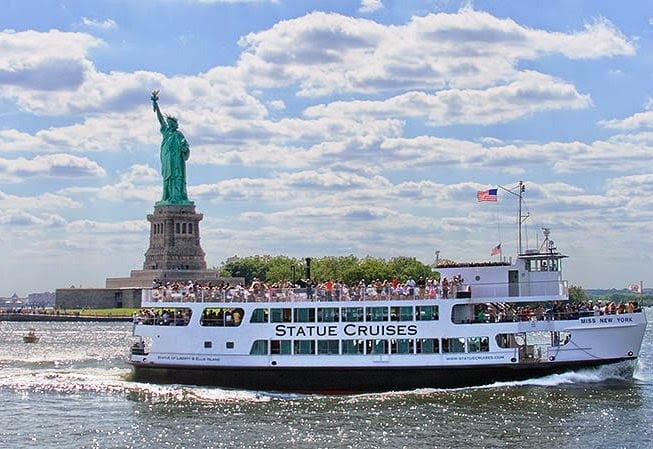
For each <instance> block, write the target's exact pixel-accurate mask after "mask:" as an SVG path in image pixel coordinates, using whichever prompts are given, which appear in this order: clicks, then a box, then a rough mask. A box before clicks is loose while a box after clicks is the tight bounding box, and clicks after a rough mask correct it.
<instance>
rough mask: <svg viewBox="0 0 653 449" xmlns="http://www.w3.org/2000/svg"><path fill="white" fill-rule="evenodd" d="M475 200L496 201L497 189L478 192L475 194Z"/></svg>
mask: <svg viewBox="0 0 653 449" xmlns="http://www.w3.org/2000/svg"><path fill="white" fill-rule="evenodd" d="M476 199H477V200H478V201H479V203H480V202H481V201H496V200H497V189H489V190H479V191H478V192H476Z"/></svg>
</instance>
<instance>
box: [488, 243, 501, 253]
mask: <svg viewBox="0 0 653 449" xmlns="http://www.w3.org/2000/svg"><path fill="white" fill-rule="evenodd" d="M497 254H501V243H499V244H498V245H497V246H495V247H494V248H492V251H490V256H496V255H497Z"/></svg>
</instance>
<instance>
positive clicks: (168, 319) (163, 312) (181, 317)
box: [134, 307, 193, 326]
mask: <svg viewBox="0 0 653 449" xmlns="http://www.w3.org/2000/svg"><path fill="white" fill-rule="evenodd" d="M192 313H193V311H192V310H191V309H189V308H187V307H182V308H176V309H168V308H152V309H144V310H141V311H140V312H139V314H138V315H137V316H136V317H135V318H134V322H135V323H136V324H148V325H156V326H187V325H188V323H189V322H190V317H191V315H192Z"/></svg>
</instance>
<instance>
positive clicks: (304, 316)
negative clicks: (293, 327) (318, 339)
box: [294, 308, 315, 323]
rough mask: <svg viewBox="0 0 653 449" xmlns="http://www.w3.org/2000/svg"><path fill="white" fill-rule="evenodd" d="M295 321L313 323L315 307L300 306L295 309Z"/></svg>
mask: <svg viewBox="0 0 653 449" xmlns="http://www.w3.org/2000/svg"><path fill="white" fill-rule="evenodd" d="M294 321H295V323H314V322H315V309H313V308H310V309H308V308H300V309H295V320H294Z"/></svg>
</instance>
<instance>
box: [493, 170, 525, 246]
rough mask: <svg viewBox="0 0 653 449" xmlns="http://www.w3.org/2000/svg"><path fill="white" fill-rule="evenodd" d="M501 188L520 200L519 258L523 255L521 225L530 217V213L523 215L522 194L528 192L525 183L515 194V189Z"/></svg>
mask: <svg viewBox="0 0 653 449" xmlns="http://www.w3.org/2000/svg"><path fill="white" fill-rule="evenodd" d="M499 188H500V189H502V190H505V191H506V192H508V193H510V194H512V195H515V196H516V197H518V198H519V210H518V212H517V250H518V252H517V255H518V256H519V255H520V254H522V236H521V225H522V223H523V222H524V221H526V219H527V218H528V217H529V216H530V214H528V213H526V215H524V214H523V213H522V194H523V193H524V192H525V191H526V186H525V185H524V181H519V185H518V186H517V193H515V192H513V190H515V188H514V187H513V188H512V189H508V188H506V187H503V186H502V185H499Z"/></svg>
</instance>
